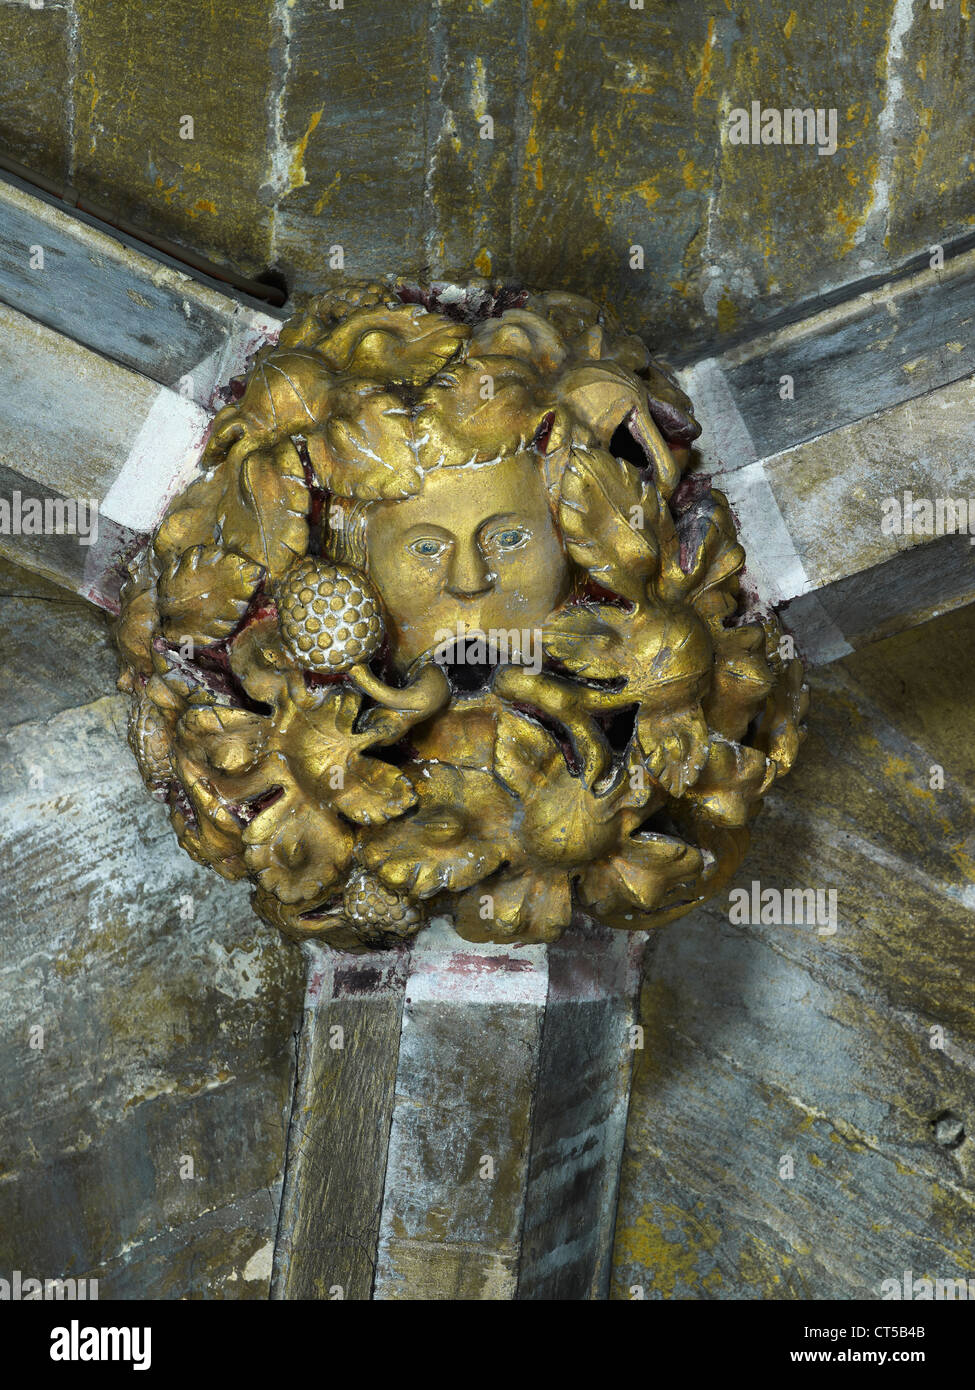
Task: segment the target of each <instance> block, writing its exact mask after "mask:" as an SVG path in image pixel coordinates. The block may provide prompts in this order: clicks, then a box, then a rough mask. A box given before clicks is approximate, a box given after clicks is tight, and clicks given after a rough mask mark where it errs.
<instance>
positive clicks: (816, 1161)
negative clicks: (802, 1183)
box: [809, 1153, 824, 1168]
mask: <svg viewBox="0 0 975 1390" xmlns="http://www.w3.org/2000/svg"><path fill="white" fill-rule="evenodd" d="M809 1162H810V1163H811V1164H812V1166H813V1167H814V1168H822V1167H824V1164H823V1160H822V1159H821V1158H820V1156H819V1154H812V1153H811V1154H810V1155H809Z"/></svg>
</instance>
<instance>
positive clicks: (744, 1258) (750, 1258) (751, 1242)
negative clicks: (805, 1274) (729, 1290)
mask: <svg viewBox="0 0 975 1390" xmlns="http://www.w3.org/2000/svg"><path fill="white" fill-rule="evenodd" d="M794 1264H795V1260H794V1259H793V1258H792V1256H791V1255H787V1254H786V1253H785V1251H784V1250H776V1249H775V1248H774V1247H773V1246H771V1245H769V1243H768V1241H765V1240H760V1239H759V1237H758V1236H755V1235H750V1236H748V1238H747V1241H746V1243H745V1244H744V1245H743V1246H742V1249H741V1254H740V1255H739V1256H738V1275H739V1278H740V1279H741V1281H742V1283H743V1284H748V1285H750V1286H751V1287H752V1288H754V1289H757V1290H759V1291H760V1293H761V1294H762V1296H763V1297H764V1298H769V1299H772V1298H774V1299H781V1298H782V1297H783V1289H785V1290H788V1292H787V1294H786V1297H790V1298H795V1297H796V1296H797V1295H796V1294H794V1293H792V1291H791V1289H790V1288H789V1285H788V1284H784V1283H783V1278H782V1276H783V1274H784V1273H785V1271H786V1270H787V1269H789V1267H790V1266H792V1265H794Z"/></svg>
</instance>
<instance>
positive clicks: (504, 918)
mask: <svg viewBox="0 0 975 1390" xmlns="http://www.w3.org/2000/svg"><path fill="white" fill-rule="evenodd" d="M233 396H234V398H233V399H232V400H231V402H230V403H229V404H227V405H226V406H225V407H224V408H223V409H222V410H221V411H220V412H219V414H218V415H217V416H216V419H215V420H214V424H213V430H212V433H211V436H210V440H209V443H208V446H207V449H206V453H205V455H204V459H203V469H204V471H203V473H202V474H201V476H200V478H199V479H198V480H196V481H194V482H193V483H192V484H191V485H190V486H189V487H188V488H187V489H186V490H185V491H184V492H183V493H182V494H181V495H180V496H179V497H178V498H177V499H176V500H175V501H174V502H173V503H172V505H171V506H170V508H169V510H168V512H167V514H166V516H165V517H164V519H163V521H162V523H161V524H160V526H159V527H158V529H157V531H156V533H155V535H154V537H153V540H152V543H151V545H150V546H149V547H148V549H146V550H144V551H143V552H142V553H141V554H140V555H138V556H137V557H136V559H135V560H134V561H133V562H132V564H131V566H130V580H129V582H128V584H127V585H126V587H125V589H124V591H123V601H122V611H121V615H120V619H119V624H118V629H117V634H118V642H119V647H120V651H121V654H122V660H123V668H124V669H123V673H122V676H121V679H120V682H119V684H120V688H122V689H123V690H126V691H128V692H129V693H130V694H131V698H132V718H131V725H130V741H131V743H132V747H133V749H134V751H135V754H136V757H137V758H138V761H139V766H140V769H141V771H142V775H143V777H144V779H145V781H146V784H147V785H148V786H149V788H150V789H151V790H152V791H153V793H154V794H155V795H156V796H158V797H159V798H160V799H162V800H163V801H165V802H166V804H167V805H168V807H169V814H170V817H171V820H172V823H173V826H174V829H175V831H176V834H177V836H178V839H179V842H180V844H181V845H182V846H183V848H184V849H185V850H186V851H187V852H188V853H189V854H190V855H192V856H193V858H194V859H197V860H199V861H200V862H202V863H205V864H209V865H210V866H211V867H212V868H214V869H216V871H217V872H218V873H220V874H222V875H223V876H224V877H226V878H230V879H236V878H247V879H249V880H250V881H251V882H252V883H253V884H254V890H255V891H254V895H253V904H254V908H255V910H256V912H257V913H258V914H259V915H260V916H261V917H262V918H263V919H264V920H265V921H266V922H268V923H271V924H273V925H274V926H277V927H279V928H280V929H281V930H282V931H284V932H286V933H287V934H288V935H289V936H292V937H294V938H298V939H302V940H306V939H316V940H319V941H321V942H325V943H328V944H329V945H331V946H334V947H338V948H340V949H343V950H373V949H376V948H377V947H382V946H386V945H392V944H395V943H398V942H402V941H403V940H404V939H408V938H410V937H412V936H413V935H415V934H416V933H417V932H419V931H421V930H422V929H423V927H424V925H425V924H426V923H427V922H428V921H429V920H430V919H431V917H432V916H434V915H447V916H448V917H449V918H450V919H451V920H452V922H453V923H454V927H455V929H456V931H457V932H458V933H459V934H460V935H461V936H463V937H465V938H467V939H468V940H474V941H494V942H499V943H500V942H528V941H536V942H549V941H553V940H556V939H557V938H558V937H559V936H560V934H561V933H562V931H563V929H564V928H565V927H566V926H568V924H569V922H570V920H571V919H572V916H573V912H574V910H576V909H580V910H582V911H583V912H585V913H588V914H589V915H591V916H594V917H596V918H598V919H600V920H601V921H602V922H604V923H607V924H609V925H610V926H613V927H616V928H619V929H621V930H625V931H634V930H645V929H648V928H652V927H655V926H659V925H661V924H663V923H665V922H668V921H670V920H672V919H673V918H675V917H679V916H681V915H682V914H683V913H686V912H688V911H690V910H691V909H692V908H693V907H695V906H696V905H697V904H698V903H700V902H702V901H703V900H704V899H706V898H708V897H710V896H711V895H712V894H713V893H715V892H717V891H719V890H720V889H721V888H722V887H723V886H724V885H725V884H726V883H727V882H728V880H729V879H730V878H731V876H732V875H733V874H734V873H735V870H736V869H737V867H738V865H739V863H740V861H741V859H742V856H743V854H744V852H745V849H746V846H747V843H748V834H749V832H748V825H749V822H750V820H751V819H752V818H753V817H754V815H755V814H756V813H757V811H758V809H759V807H760V805H761V800H762V797H763V795H764V793H765V792H766V791H767V790H768V788H769V787H770V786H771V784H772V782H773V781H774V780H775V779H776V778H777V777H779V776H781V775H783V774H784V773H785V772H787V771H788V770H789V768H790V767H791V765H792V762H793V759H794V758H795V756H796V752H797V748H798V745H799V741H800V739H801V736H802V719H803V716H804V714H805V710H806V706H807V701H808V692H807V688H806V686H805V685H804V684H803V673H802V667H801V664H800V663H799V661H798V660H796V659H794V658H792V657H791V656H789V654H788V653H787V652H786V651H784V644H783V643H782V640H781V639H782V634H781V630H780V628H779V625H778V622H777V620H776V618H775V617H774V615H773V614H771V613H768V612H760V611H759V610H757V608H754V606H752V607H751V608H750V607H749V605H748V604H747V603H746V601H745V588H744V586H743V584H742V577H741V576H742V571H743V567H744V564H745V554H744V551H743V549H742V547H741V546H740V545H739V544H738V542H737V538H736V528H735V522H734V518H733V517H732V515H731V512H730V509H729V507H728V504H727V501H726V499H725V497H724V496H723V495H722V494H721V493H720V492H717V491H715V490H713V489H712V488H711V486H710V482H709V480H708V478H707V477H705V476H701V475H695V474H688V475H687V476H686V477H684V476H683V474H684V470H685V469H686V468H687V465H688V462H689V459H690V445H691V443H692V441H693V440H694V439H695V438H696V436H697V435H698V433H699V432H700V431H699V426H698V425H697V422H696V421H695V420H694V418H693V415H692V413H691V403H690V401H689V400H688V399H687V397H686V396H685V395H684V394H683V393H682V392H681V391H680V389H679V388H678V387H677V385H676V384H675V382H674V380H673V378H672V376H671V375H670V374H669V372H668V370H667V369H666V367H665V366H664V365H663V364H661V363H660V362H657V361H654V360H652V359H651V357H650V355H649V353H648V351H647V349H646V347H645V346H644V344H643V342H642V340H641V339H640V338H638V337H635V336H633V335H630V334H627V333H625V332H624V331H623V330H622V329H621V328H620V326H619V325H618V324H617V322H616V321H615V319H614V318H613V316H612V315H611V314H610V313H608V312H607V311H605V310H602V309H600V308H598V307H597V306H596V305H595V304H593V303H591V302H590V301H589V300H586V299H583V298H580V297H578V296H576V295H572V294H567V293H561V292H558V293H536V292H534V291H531V292H530V291H527V290H512V289H510V288H500V287H490V286H488V285H486V284H483V283H482V284H473V285H469V286H466V287H457V286H446V285H431V286H425V285H417V284H413V283H407V282H403V281H390V282H389V283H385V284H376V283H370V284H358V285H354V286H352V287H350V288H349V289H347V290H345V291H344V292H342V293H331V294H326V295H323V296H322V297H320V298H318V299H316V300H315V301H313V302H312V303H311V305H310V306H309V308H308V309H307V310H306V311H305V312H303V313H301V314H300V315H298V316H296V317H295V318H293V319H292V320H291V321H290V322H289V323H288V324H287V325H286V327H285V328H284V330H283V331H282V333H281V335H280V339H279V341H278V342H277V344H276V345H274V346H270V347H266V348H264V349H263V350H262V351H261V352H260V353H259V354H258V355H257V357H256V359H255V361H254V363H253V366H252V368H251V370H250V372H249V374H248V376H247V378H246V381H244V382H243V383H241V382H237V383H234V384H233Z"/></svg>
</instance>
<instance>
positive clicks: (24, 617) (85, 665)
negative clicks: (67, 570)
mask: <svg viewBox="0 0 975 1390" xmlns="http://www.w3.org/2000/svg"><path fill="white" fill-rule="evenodd" d="M0 651H2V652H3V653H4V662H3V679H2V680H0V729H10V728H13V727H14V725H16V724H20V723H23V722H24V721H25V720H44V719H49V718H50V717H51V715H52V714H58V713H59V712H60V711H61V710H64V709H71V708H72V707H73V706H75V705H81V704H87V703H88V701H90V700H97V699H100V698H101V696H103V695H104V694H105V693H106V691H109V690H111V689H112V687H113V685H114V683H115V679H116V677H117V675H118V655H117V653H116V651H115V648H114V646H113V644H112V639H111V635H110V633H109V629H108V623H107V621H106V619H105V618H104V616H103V615H102V614H101V613H99V612H98V610H97V609H95V608H93V607H92V605H91V604H90V603H88V602H86V601H85V600H84V599H82V598H80V597H78V598H76V597H75V596H74V595H72V594H70V593H68V592H67V591H66V590H65V589H63V588H61V586H60V585H56V584H49V583H47V582H46V581H45V580H43V579H42V578H41V577H40V576H39V575H36V574H28V573H27V572H26V571H25V570H22V569H20V568H19V567H18V566H17V565H12V564H10V563H8V561H6V560H3V559H0Z"/></svg>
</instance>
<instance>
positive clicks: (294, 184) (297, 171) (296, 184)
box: [287, 106, 325, 193]
mask: <svg viewBox="0 0 975 1390" xmlns="http://www.w3.org/2000/svg"><path fill="white" fill-rule="evenodd" d="M324 114H325V107H324V106H322V107H321V108H320V109H319V110H318V111H313V112H312V113H311V119H310V120H309V122H308V129H307V130H306V131H305V133H304V135H303V136H302V137H301V139H300V140H296V141H295V143H294V145H292V147H291V167H290V168H289V170H288V190H287V191H288V192H289V193H293V192H294V190H295V189H296V188H305V187H306V186H307V184H308V179H307V177H306V175H305V151H306V150H307V148H308V141H309V140H310V139H311V135H312V132H313V131H314V129H315V127H316V126H317V125H318V123H319V121H320V120H321V119H322V116H323V115H324Z"/></svg>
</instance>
